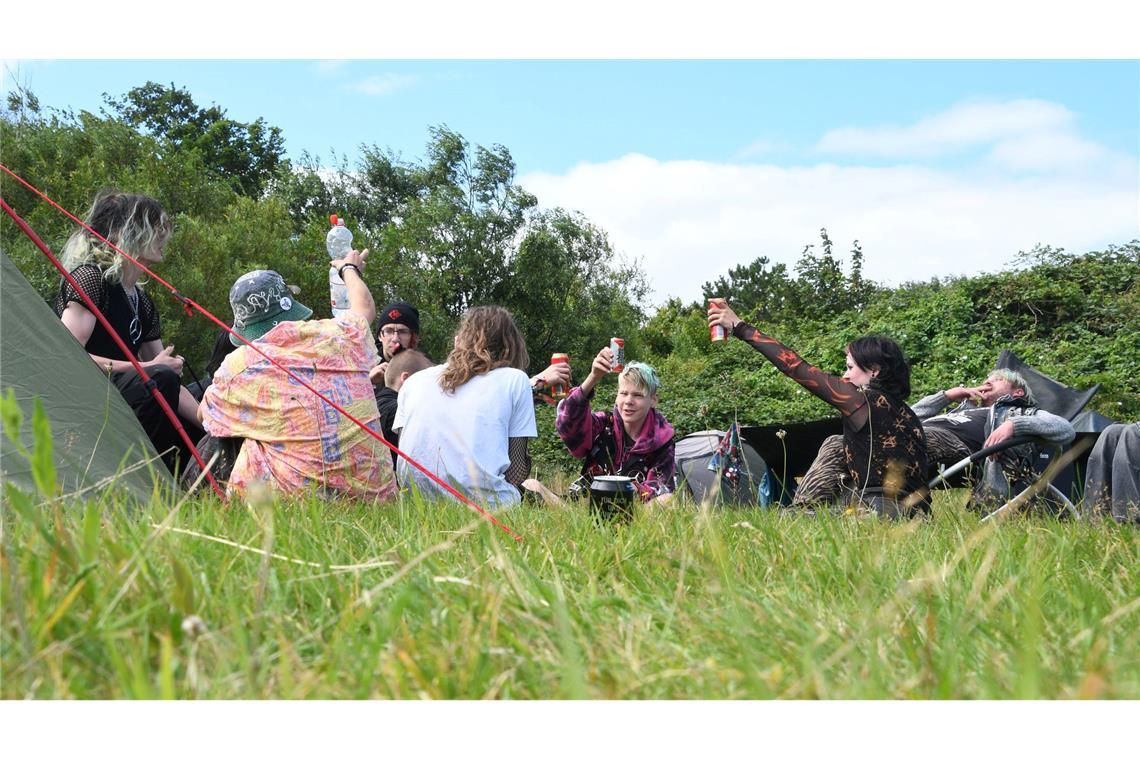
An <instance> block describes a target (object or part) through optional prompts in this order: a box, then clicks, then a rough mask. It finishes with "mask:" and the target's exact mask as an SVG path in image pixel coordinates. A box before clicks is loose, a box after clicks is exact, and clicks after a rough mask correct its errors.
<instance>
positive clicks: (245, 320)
mask: <svg viewBox="0 0 1140 760" xmlns="http://www.w3.org/2000/svg"><path fill="white" fill-rule="evenodd" d="M293 296H294V292H293V290H292V288H290V287H289V286H288V285H286V284H285V279H284V278H283V277H282V276H281V275H279V274H277V273H276V272H274V271H272V270H267V269H257V270H254V271H252V272H249V273H247V274H243V275H242V276H241V277H239V278H238V279H237V282H235V283H234V286H233V287H232V288H230V308H231V309H233V312H234V332H236V333H238V334H239V335H241V336H242V337H243V338H245V339H246V340H250V341H253V340H257V339H258V338H260V337H261V336H262V335H265V333H267V332H269V331H270V330H272V329H273V328H274V327H276V326H277V325H278V324H279V323H281V322H301V321H303V320H306V319H308V318H309V317H311V316H313V310H312V309H310V308H309V307H308V306H305V305H304V304H303V303H301V302H300V301H297V300H294V298H293ZM230 342H231V343H233V344H234V345H235V346H241V345H244V344H243V343H242V342H241V341H240V340H238V337H237V336H236V335H232V334H231V335H230Z"/></svg>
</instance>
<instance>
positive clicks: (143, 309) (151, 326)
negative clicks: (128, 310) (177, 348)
mask: <svg viewBox="0 0 1140 760" xmlns="http://www.w3.org/2000/svg"><path fill="white" fill-rule="evenodd" d="M139 324H140V326H141V327H142V342H143V343H146V342H147V341H150V340H158V339H159V338H161V337H162V319H161V318H160V317H159V316H158V307H157V306H155V305H154V299H153V298H151V297H150V294H148V293H147V292H146V291H145V290H143V289H142V288H139Z"/></svg>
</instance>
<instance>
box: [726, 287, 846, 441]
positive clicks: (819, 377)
mask: <svg viewBox="0 0 1140 760" xmlns="http://www.w3.org/2000/svg"><path fill="white" fill-rule="evenodd" d="M708 313H709V324H710V325H713V324H719V325H723V326H724V327H727V328H729V329H730V330H732V334H733V335H735V336H736V337H737V338H740V339H741V340H743V341H744V342H745V343H747V344H749V345H750V346H752V347H753V348H755V349H756V350H757V351H759V352H760V353H762V354H763V355H764V358H766V359H767V360H768V361H770V362H772V364H774V365H775V366H776V369H778V370H780V371H781V372H783V373H784V374H785V375H787V376H788V377H790V378H792V379H793V380H795V381H796V382H797V383H799V384H800V385H802V386H803V387H804V388H806V389H807V390H808V391H810V392H811V393H813V394H815V395H816V396H818V397H819V398H821V399H823V400H824V401H825V402H827V403H828V404H830V405H831V406H833V407H835V408H836V409H838V410H839V411H840V413H842V414H843V416H844V417H852V421H853V422H854V423H855V427H856V429H858V428H860V427H862V426H863V422H865V421H866V418H867V409H866V405H867V396H866V394H864V393H863V392H862V391H861V390H859V388H858V386H856V385H855V384H854V383H849V382H848V381H846V380H844V379H843V378H841V377H836V376H835V375H829V374H827V373H826V372H823V371H822V370H820V369H819V368H818V367H814V366H812V365H811V364H808V363H807V362H806V361H804V360H803V358H802V357H801V356H800V355H799V354H797V353H796V352H795V351H793V350H792V349H790V348H788V347H787V346H785V345H784V344H783V343H780V342H779V341H778V340H776V339H775V338H773V337H772V336H770V335H765V334H764V333H762V332H760V331H759V330H757V329H756V328H755V327H753V326H752V325H750V324H748V323H747V322H744V321H742V320H741V319H740V318H739V317H737V316H736V313H735V312H733V310H732V309H731V308H729V307H728V306H727V305H725V306H719V305H717V306H711V307H710V308H709V312H708Z"/></svg>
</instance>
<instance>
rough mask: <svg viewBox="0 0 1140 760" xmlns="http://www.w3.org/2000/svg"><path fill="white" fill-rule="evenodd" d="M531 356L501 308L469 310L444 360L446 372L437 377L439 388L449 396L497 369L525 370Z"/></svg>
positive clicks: (512, 318) (483, 307)
mask: <svg viewBox="0 0 1140 760" xmlns="http://www.w3.org/2000/svg"><path fill="white" fill-rule="evenodd" d="M529 364H530V356H528V355H527V352H526V340H524V339H523V336H522V333H521V332H519V328H518V326H517V325H515V320H514V317H512V316H511V313H510V312H509V311H507V310H506V309H504V308H503V307H502V306H476V307H474V308H472V309H468V310H467V313H466V314H464V315H463V319H462V320H461V321H460V322H459V331H458V332H457V333H456V334H455V348H454V349H452V351H451V353H450V354H448V356H447V368H446V369H444V371H443V373H442V374H441V375H440V376H439V384H440V387H442V388H443V390H444V391H446V392H448V393H455V389H456V388H458V387H459V386H461V385H463V384H464V383H466V382H467V381H468V380H470V379H471V378H473V377H475V376H476V375H484V374H486V373H488V372H490V371H491V370H493V369H498V368H499V367H514V368H515V369H521V370H524V371H525V370H526V368H527V366H528V365H529Z"/></svg>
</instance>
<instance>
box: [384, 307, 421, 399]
mask: <svg viewBox="0 0 1140 760" xmlns="http://www.w3.org/2000/svg"><path fill="white" fill-rule="evenodd" d="M377 316H378V318H377V320H376V339H377V343H378V345H379V347H380V353H381V356H382V357H383V359H382V361H381V363H380V366H381V367H383V368H384V369H387V367H386V366H385V365H386V364H387V363H388V362H390V361H392V357H393V356H395V355H396V354H398V353H400V352H401V351H403V350H404V349H405V348H416V347H417V346H419V345H420V312H419V310H417V309H416V307H415V306H412V305H411V304H410V303H406V302H404V301H397V302H396V303H390V304H388V305H387V306H385V307H384V308H383V309H381V310H380V312H379V314H378V315H377ZM383 371H384V370H383V369H381V370H380V374H381V377H380V384H383V382H384V381H383Z"/></svg>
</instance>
